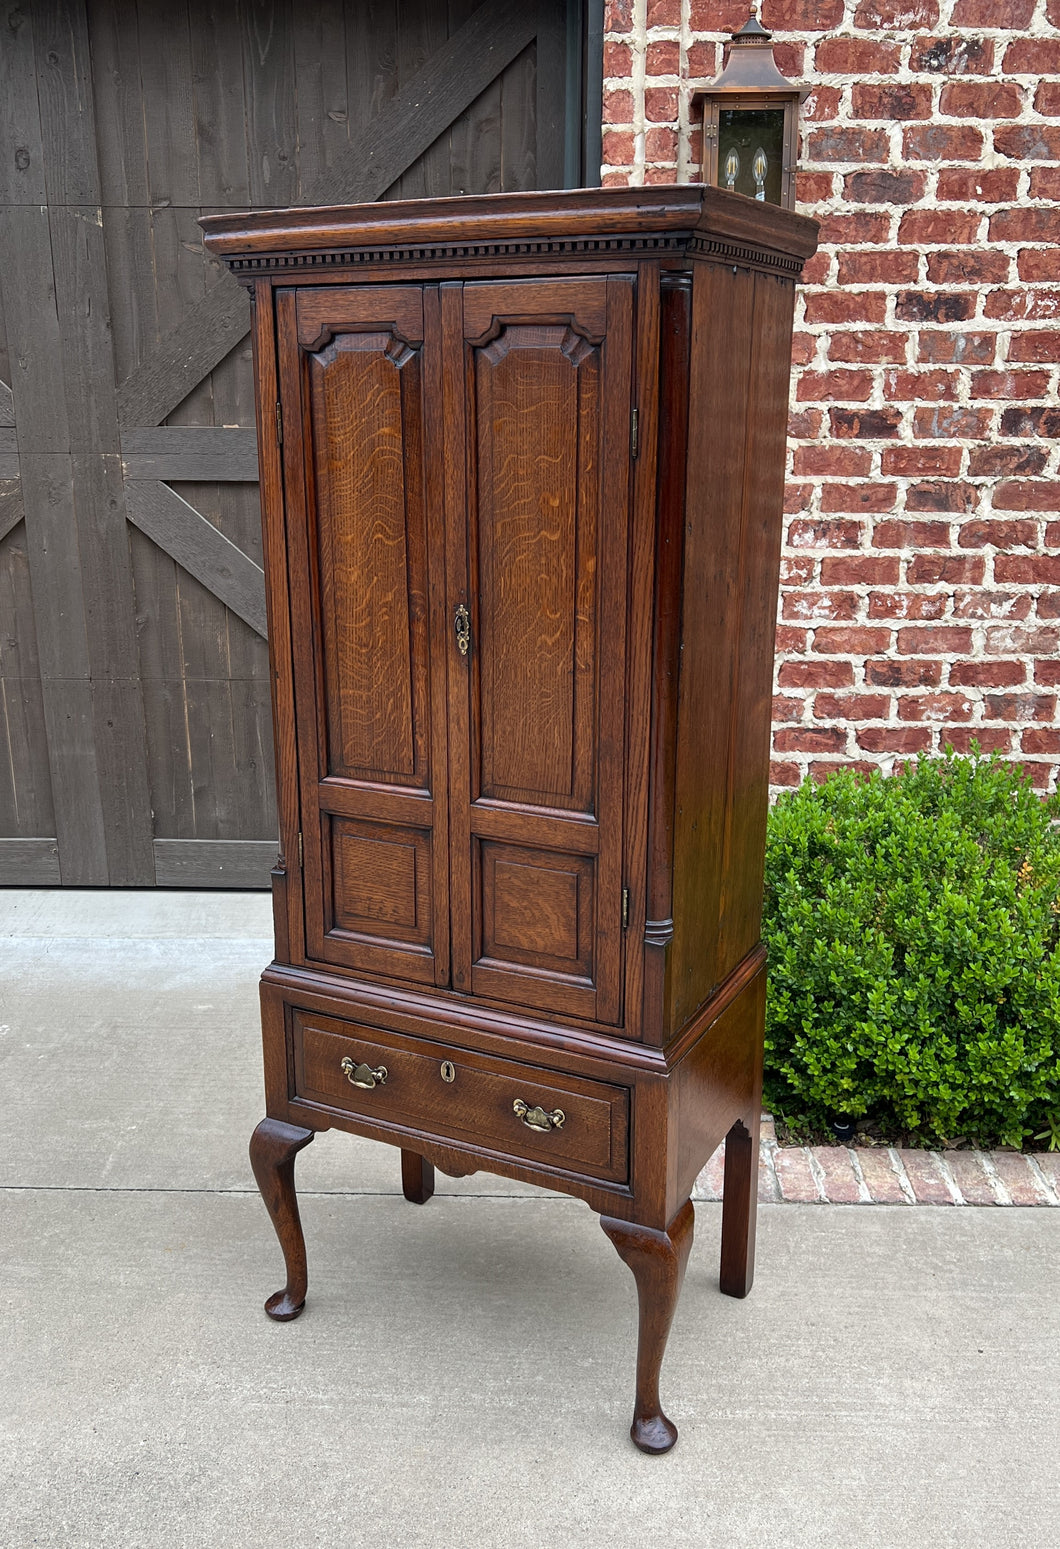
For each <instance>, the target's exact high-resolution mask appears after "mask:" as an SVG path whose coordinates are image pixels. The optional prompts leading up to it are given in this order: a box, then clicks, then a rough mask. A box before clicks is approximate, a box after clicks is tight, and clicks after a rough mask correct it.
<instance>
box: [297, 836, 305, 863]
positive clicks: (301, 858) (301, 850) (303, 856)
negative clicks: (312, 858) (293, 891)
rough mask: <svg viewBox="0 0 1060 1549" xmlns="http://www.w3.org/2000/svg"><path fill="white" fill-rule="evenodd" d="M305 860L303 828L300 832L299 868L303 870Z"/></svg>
mask: <svg viewBox="0 0 1060 1549" xmlns="http://www.w3.org/2000/svg"><path fill="white" fill-rule="evenodd" d="M304 861H305V851H304V850H303V848H302V834H301V830H299V833H298V870H299V871H301V870H302V867H303V865H304Z"/></svg>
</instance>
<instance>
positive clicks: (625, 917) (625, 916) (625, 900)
mask: <svg viewBox="0 0 1060 1549" xmlns="http://www.w3.org/2000/svg"><path fill="white" fill-rule="evenodd" d="M622 929H623V930H628V929H629V888H628V887H624V888H623V889H622Z"/></svg>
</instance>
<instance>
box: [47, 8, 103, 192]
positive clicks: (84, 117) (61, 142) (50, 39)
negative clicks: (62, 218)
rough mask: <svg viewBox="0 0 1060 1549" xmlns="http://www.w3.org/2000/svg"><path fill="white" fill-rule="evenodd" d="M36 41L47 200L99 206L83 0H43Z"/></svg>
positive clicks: (90, 82) (86, 26)
mask: <svg viewBox="0 0 1060 1549" xmlns="http://www.w3.org/2000/svg"><path fill="white" fill-rule="evenodd" d="M33 36H34V53H35V56H36V73H37V95H38V99H39V102H40V122H41V139H42V142H43V146H44V167H45V175H46V178H47V183H48V198H49V200H50V201H51V203H52V204H98V203H99V197H100V191H99V170H98V167H97V164H96V147H95V140H94V137H93V134H92V132H91V127H92V123H93V110H94V104H93V100H92V64H91V57H90V54H89V47H88V20H87V17H86V15H85V5H84V0H40V3H39V4H35V5H34V7H33ZM86 131H87V132H86Z"/></svg>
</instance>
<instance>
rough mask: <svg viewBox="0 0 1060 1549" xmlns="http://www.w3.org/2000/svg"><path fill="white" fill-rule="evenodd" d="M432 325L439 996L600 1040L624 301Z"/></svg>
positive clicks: (610, 952) (607, 968) (614, 921)
mask: <svg viewBox="0 0 1060 1549" xmlns="http://www.w3.org/2000/svg"><path fill="white" fill-rule="evenodd" d="M442 317H443V331H444V332H443V337H444V340H445V349H446V372H445V387H446V393H447V398H446V415H445V419H446V436H447V445H446V467H447V478H448V485H447V514H448V530H449V539H448V541H449V579H450V595H449V612H450V630H451V631H452V629H453V615H454V613H455V610H456V609H457V608H466V609H467V611H468V614H469V628H470V649H469V650H468V651H467V653H466V654H462V653H461V652H460V650H459V648H458V644H457V641H456V639H455V637H454V635H453V634H452V633H451V635H450V642H449V653H448V654H449V663H450V732H449V735H450V768H451V782H450V803H451V806H450V844H451V867H452V876H453V887H452V895H451V899H452V938H451V940H452V953H453V985H454V987H455V988H456V989H458V990H464V991H470V992H471V993H473V994H476V995H482V996H487V997H489V998H491V999H495V1000H501V1001H507V1002H514V1003H516V1004H518V1005H525V1006H529V1007H535V1008H538V1009H541V1010H547V1011H555V1012H559V1013H566V1014H569V1015H574V1016H579V1017H593V1018H598V1019H599V1020H602V1021H606V1022H611V1023H614V1022H617V1021H618V1020H619V1018H620V1013H621V993H620V991H621V963H622V935H621V933H622V891H623V876H622V843H623V781H622V769H623V729H624V684H625V615H626V570H627V545H628V533H629V504H630V501H629V492H630V427H631V402H632V400H631V333H632V317H633V287H632V281H631V280H629V279H626V278H624V277H618V278H615V277H601V278H596V277H589V278H583V279H558V280H547V281H544V280H542V281H537V280H513V281H496V282H483V283H480V284H477V283H476V284H467V285H465V286H463V287H460V286H456V285H453V286H443V287H442ZM465 513H466V515H465Z"/></svg>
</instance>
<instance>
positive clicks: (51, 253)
mask: <svg viewBox="0 0 1060 1549" xmlns="http://www.w3.org/2000/svg"><path fill="white" fill-rule="evenodd" d="M35 22H36V33H35V43H36V64H37V70H38V74H40V73H41V72H42V71H43V72H45V73H44V75H43V76H42V83H41V89H40V112H41V140H42V144H43V145H44V146H45V148H46V154H47V157H48V187H49V193H50V195H51V198H52V204H51V206H50V208H49V210H48V212H47V216H46V218H47V254H48V268H49V270H50V273H49V274H48V277H47V281H46V283H48V282H50V283H48V288H49V290H50V296H49V298H48V299H47V301H46V302H44V303H42V306H43V310H44V311H45V313H46V315H47V317H48V319H49V323H50V320H51V319H52V318H54V334H53V338H54V355H53V356H52V357H51V359H50V360H48V361H47V362H46V363H45V362H42V361H41V359H40V357H39V356H38V358H37V360H36V361H35V362H34V363H33V365H34V368H35V369H34V374H35V376H36V378H37V379H38V381H42V382H44V383H45V385H46V387H47V396H43V395H42V394H40V393H38V394H36V395H32V394H31V395H30V397H29V399H28V401H27V400H26V399H25V396H24V395H23V401H22V402H21V403H18V404H17V406H16V407H17V416H16V418H17V422H18V433H19V437H20V443H21V445H22V448H23V483H24V488H25V491H26V496H27V498H26V522H27V536H28V540H29V553H30V556H31V563H32V565H33V592H34V604H35V608H36V610H37V621H38V622H37V627H38V638H39V639H40V641H41V642H42V644H43V642H44V640H45V639H46V640H47V643H48V644H47V652H45V651H44V650H42V652H41V666H42V673H43V677H44V703H45V718H46V723H47V725H48V732H49V747H50V753H51V760H52V784H53V791H54V794H55V801H56V820H57V821H56V828H57V834H58V839H59V850H60V866H61V870H62V876H63V880H64V882H70V881H75V880H76V881H80V882H87V881H92V882H97V883H98V882H106V881H110V882H112V883H118V882H121V883H125V884H134V883H137V882H152V881H153V880H154V861H153V856H152V854H151V848H150V840H151V835H150V802H149V797H148V792H147V781H146V753H145V747H144V734H143V714H142V710H141V709H140V706H139V699H138V693H137V690H136V682H137V675H138V663H137V653H136V633H135V624H134V618H133V598H132V580H131V573H130V568H129V556H128V539H127V536H126V528H125V511H124V502H123V486H122V479H121V465H120V459H119V455H118V454H119V447H118V432H117V416H116V411H115V386H114V356H113V349H112V345H111V338H110V327H109V307H108V297H107V290H106V258H105V249H104V243H103V233H102V219H101V213H100V207H99V204H98V202H94V203H88V204H86V203H84V202H83V201H84V200H85V199H86V198H90V199H91V198H93V197H95V198H96V199H97V200H98V193H99V177H98V170H97V162H96V150H95V140H94V118H93V112H94V99H93V91H92V79H91V60H90V51H89V40H88V26H87V19H86V14H85V9H84V5H83V4H82V3H80V0H58V3H55V4H52V5H47V6H42V7H40V9H39V11H38V12H37V13H36V15H35ZM42 49H43V50H44V58H43V60H42V57H41V51H42ZM47 72H51V73H50V74H48V73H47ZM34 213H36V212H34ZM41 213H42V214H43V213H44V212H41ZM44 254H45V232H44V228H43V227H39V229H38V230H37V231H36V256H37V258H38V261H39V262H40V264H41V266H42V269H43V263H44ZM48 331H49V332H51V329H50V328H49V330H48ZM56 378H58V381H56ZM57 388H61V390H62V391H63V396H64V401H63V404H62V413H61V414H60V412H59V405H58V403H57V401H56V390H57ZM89 744H91V746H89ZM60 765H61V766H62V768H61V770H60ZM60 792H62V793H63V796H62V799H61V798H60ZM101 841H102V849H103V853H102V854H101V853H100V843H101Z"/></svg>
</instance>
